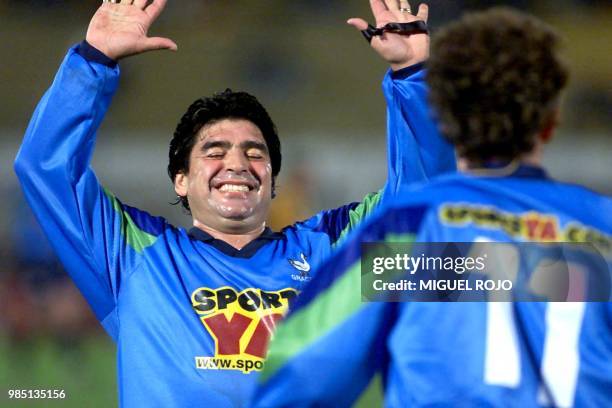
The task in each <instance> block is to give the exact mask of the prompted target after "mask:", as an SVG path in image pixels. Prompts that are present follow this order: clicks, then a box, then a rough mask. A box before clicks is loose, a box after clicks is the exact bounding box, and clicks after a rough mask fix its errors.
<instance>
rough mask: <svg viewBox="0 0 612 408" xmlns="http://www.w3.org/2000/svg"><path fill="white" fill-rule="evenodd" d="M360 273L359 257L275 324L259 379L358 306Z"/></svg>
mask: <svg viewBox="0 0 612 408" xmlns="http://www.w3.org/2000/svg"><path fill="white" fill-rule="evenodd" d="M360 276H361V265H360V263H359V260H358V261H357V262H356V263H355V264H353V266H351V268H350V269H349V270H348V271H347V273H345V274H344V275H343V276H342V277H341V278H340V279H338V281H336V283H335V284H334V285H333V286H332V287H330V288H328V289H327V290H326V291H325V292H323V293H321V294H320V295H319V296H318V297H317V298H316V299H315V300H313V301H312V303H310V305H308V306H307V307H305V308H304V309H301V310H299V311H298V312H297V313H295V314H294V315H293V316H291V318H290V319H288V320H286V321H285V322H283V324H281V325H280V326H279V327H278V330H277V331H276V333H275V334H274V341H272V342H271V344H270V350H269V352H268V357H267V360H266V365H265V370H264V371H263V373H262V375H261V377H260V378H261V380H262V381H265V380H267V379H268V378H269V377H270V376H272V375H273V374H274V373H275V372H276V371H277V370H278V369H279V368H281V367H282V366H283V365H284V364H285V363H286V362H287V360H289V359H290V358H292V357H293V356H295V355H297V354H299V353H300V352H301V351H302V350H303V349H305V348H306V347H308V346H309V345H310V344H312V343H314V342H315V341H316V340H317V339H318V338H319V337H321V336H322V335H323V334H324V333H327V332H328V331H330V330H331V329H333V328H334V327H335V326H337V325H338V324H340V323H341V322H342V321H344V320H346V319H347V318H348V317H349V316H350V315H351V314H353V312H355V311H356V310H357V309H358V308H359V306H360V305H361V293H360V290H359V288H360V287H361V286H360ZM340 299H341V301H339V300H340ZM330 311H333V313H330Z"/></svg>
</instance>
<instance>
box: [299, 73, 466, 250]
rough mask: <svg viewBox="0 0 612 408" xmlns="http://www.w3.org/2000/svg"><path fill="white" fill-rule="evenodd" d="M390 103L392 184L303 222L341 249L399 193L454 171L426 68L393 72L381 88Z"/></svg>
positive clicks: (452, 157) (388, 175)
mask: <svg viewBox="0 0 612 408" xmlns="http://www.w3.org/2000/svg"><path fill="white" fill-rule="evenodd" d="M382 88H383V92H384V95H385V100H386V102H387V166H388V169H387V181H386V183H385V186H384V188H383V189H381V190H380V191H379V192H377V193H372V194H368V195H367V196H366V197H365V198H364V199H363V200H362V201H361V202H359V203H352V204H349V205H345V206H342V207H339V208H336V209H333V210H327V211H323V212H321V213H319V214H317V215H316V216H314V217H313V218H311V219H309V220H307V221H306V222H305V223H303V224H301V226H302V227H307V228H311V229H313V230H316V231H323V232H326V233H327V234H328V235H329V236H330V241H331V242H332V245H337V244H339V243H340V242H342V241H343V238H344V237H345V236H346V234H348V232H349V231H351V230H353V229H354V228H355V227H356V226H357V225H359V223H361V221H362V220H363V219H364V218H366V217H367V216H368V215H369V214H371V213H372V212H373V211H374V210H375V209H376V208H377V207H378V206H379V205H381V204H382V203H385V202H387V201H388V200H389V199H391V198H392V197H393V196H395V195H396V194H397V193H398V192H399V191H400V190H402V189H404V188H406V187H407V186H411V185H413V184H416V183H423V182H427V181H429V180H430V179H431V178H433V177H435V176H438V175H441V174H445V173H449V172H454V171H455V169H456V167H457V165H456V161H455V153H454V149H453V147H452V145H451V144H449V143H448V142H447V141H446V140H444V138H443V137H442V135H441V134H440V132H439V131H438V129H437V125H436V123H435V122H434V119H433V116H432V113H431V110H430V108H429V106H428V103H427V93H428V90H427V85H426V84H425V70H424V69H423V64H417V65H413V66H411V67H407V68H404V69H401V70H399V71H395V72H393V71H391V70H390V71H389V72H387V74H386V75H385V78H384V79H383V84H382Z"/></svg>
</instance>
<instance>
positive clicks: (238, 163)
mask: <svg viewBox="0 0 612 408" xmlns="http://www.w3.org/2000/svg"><path fill="white" fill-rule="evenodd" d="M248 168H249V161H248V160H247V158H246V157H245V155H244V153H243V152H242V151H241V150H240V149H230V150H229V151H228V152H227V153H226V155H225V169H226V170H229V171H233V172H234V173H242V172H245V171H247V170H248Z"/></svg>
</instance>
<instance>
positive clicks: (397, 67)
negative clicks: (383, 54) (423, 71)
mask: <svg viewBox="0 0 612 408" xmlns="http://www.w3.org/2000/svg"><path fill="white" fill-rule="evenodd" d="M425 61H427V58H415V59H411V60H408V61H402V62H391V63H389V66H390V67H391V71H393V72H397V71H401V70H403V69H406V68H410V67H415V66H422V65H423V64H424V63H425Z"/></svg>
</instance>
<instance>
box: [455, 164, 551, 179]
mask: <svg viewBox="0 0 612 408" xmlns="http://www.w3.org/2000/svg"><path fill="white" fill-rule="evenodd" d="M466 173H468V174H470V175H473V176H480V177H519V178H532V179H548V178H549V177H548V173H547V172H546V170H544V169H543V168H542V167H539V166H534V165H530V164H524V163H519V162H501V161H491V162H487V163H484V164H481V165H479V166H478V167H472V168H469V169H468V170H467V171H466Z"/></svg>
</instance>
